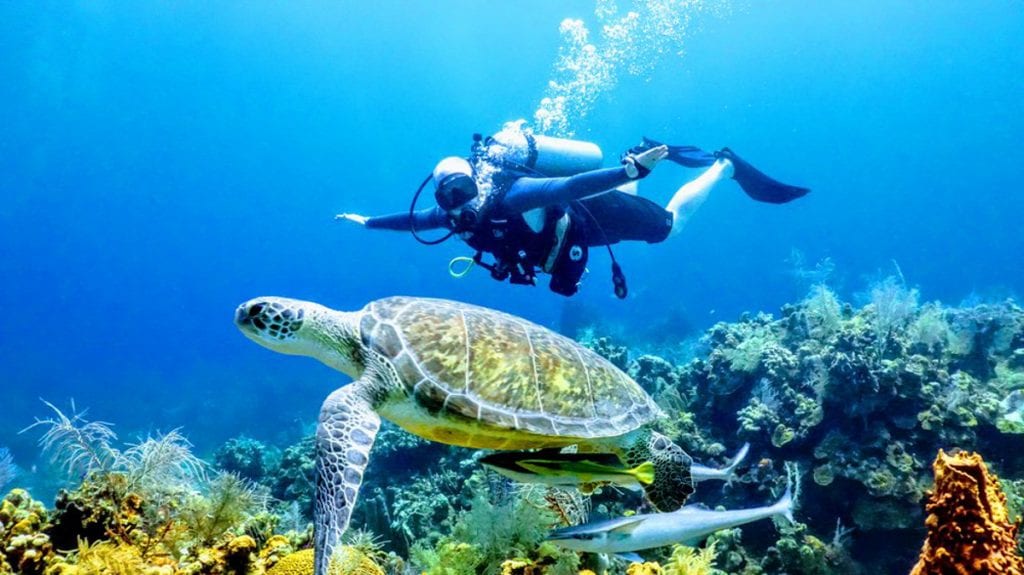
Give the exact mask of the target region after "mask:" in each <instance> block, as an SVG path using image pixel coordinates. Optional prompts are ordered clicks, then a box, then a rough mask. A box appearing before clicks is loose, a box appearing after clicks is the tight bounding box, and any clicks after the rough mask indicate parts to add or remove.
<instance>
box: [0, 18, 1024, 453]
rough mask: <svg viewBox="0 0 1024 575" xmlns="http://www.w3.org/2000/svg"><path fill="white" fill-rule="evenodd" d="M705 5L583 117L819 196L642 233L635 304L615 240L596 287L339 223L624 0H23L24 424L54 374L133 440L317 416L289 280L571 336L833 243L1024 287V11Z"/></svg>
mask: <svg viewBox="0 0 1024 575" xmlns="http://www.w3.org/2000/svg"><path fill="white" fill-rule="evenodd" d="M607 4H608V3H606V2H602V3H600V4H598V6H602V7H606V6H607ZM620 4H621V5H622V6H620V9H621V10H622V11H625V9H626V3H625V2H620ZM677 4H678V3H677ZM704 4H708V3H704ZM695 6H700V4H695ZM712 8H713V9H712ZM688 14H690V15H692V17H693V19H692V20H691V21H690V22H689V23H688V24H687V25H686V26H685V34H682V35H681V36H680V38H678V40H679V41H678V42H674V43H673V44H672V45H671V46H669V47H668V49H665V50H663V51H662V52H661V53H659V52H658V51H657V50H654V51H652V54H649V55H648V58H647V59H646V60H644V61H642V62H641V64H647V65H646V66H643V65H642V66H640V67H641V68H644V69H643V70H640V71H639V72H640V73H638V74H631V73H629V70H628V69H627V66H625V65H623V66H622V67H621V69H620V70H619V71H618V81H617V83H616V84H615V85H614V86H607V88H608V89H607V90H605V91H604V92H602V93H600V94H599V95H598V96H597V97H596V99H595V100H594V101H593V105H592V106H591V107H590V108H589V111H588V113H587V114H586V115H585V116H583V117H575V118H573V119H572V122H573V127H574V129H575V133H576V136H577V137H580V138H584V139H588V140H592V141H594V142H596V143H598V144H599V145H601V146H602V148H603V149H604V150H605V154H606V157H608V158H610V159H614V158H616V157H617V154H618V153H619V152H620V151H621V150H623V149H625V148H627V147H629V146H631V145H633V144H635V143H636V142H638V141H639V138H640V137H641V136H642V135H647V136H650V137H652V138H657V139H660V140H664V141H668V142H672V143H680V144H696V145H700V146H702V147H704V148H707V149H717V148H720V147H722V146H730V147H731V148H733V149H734V150H737V151H738V152H740V153H741V154H743V155H744V157H746V158H747V159H749V160H750V161H752V162H754V163H755V164H756V165H758V166H759V167H762V168H763V169H765V171H767V172H769V173H770V174H772V175H773V176H776V177H778V178H779V179H782V180H784V181H791V182H793V183H798V184H801V185H806V186H809V187H811V188H813V190H814V191H813V193H812V194H811V195H810V196H808V197H807V198H804V199H802V200H800V201H798V202H795V203H792V204H789V205H785V206H772V205H765V204H757V203H754V202H752V201H750V200H749V199H748V198H746V197H745V196H744V195H743V194H742V193H741V192H740V191H739V189H738V188H737V187H736V186H735V185H734V184H731V183H727V184H724V185H722V186H721V187H720V188H718V189H716V190H715V192H714V193H712V195H711V198H710V200H709V201H708V202H707V204H706V205H705V206H704V207H703V208H701V210H700V212H699V213H698V214H697V216H696V217H695V219H694V221H693V222H692V223H691V224H690V225H689V226H688V227H687V228H686V229H685V230H684V232H683V234H682V236H680V237H678V238H674V239H673V240H672V241H670V242H666V243H664V244H659V245H623V246H618V247H617V248H616V255H617V257H618V259H619V260H620V261H621V262H622V264H623V267H624V268H625V270H626V273H627V275H628V277H629V281H630V285H631V289H632V293H633V296H632V297H631V298H630V299H629V300H628V301H626V302H619V301H618V300H616V299H614V298H613V297H612V296H611V293H610V288H611V286H610V281H609V279H608V260H607V256H606V255H605V254H603V253H601V252H600V251H597V250H595V255H594V259H593V261H592V263H591V273H590V275H589V277H588V279H587V281H586V284H585V286H584V289H583V292H582V293H581V294H580V295H579V296H577V297H576V298H574V300H573V301H572V302H567V300H565V299H563V298H561V297H560V296H557V295H554V294H552V293H550V292H549V291H547V289H546V288H545V287H543V286H541V287H538V288H524V287H517V286H509V285H507V284H498V283H496V282H493V281H492V280H490V279H489V278H488V277H486V274H485V273H483V272H480V273H474V274H471V275H470V276H469V277H467V278H465V279H462V280H455V279H452V278H451V277H449V275H448V272H447V263H448V261H449V260H450V259H451V258H452V257H454V256H458V255H469V253H470V250H469V249H468V248H467V247H466V246H464V245H462V244H459V243H457V242H455V241H452V242H449V243H447V244H444V245H442V246H439V247H433V248H428V247H424V246H421V245H419V244H417V243H416V242H415V241H413V240H412V239H411V238H410V237H409V236H408V235H406V234H400V233H387V232H374V231H369V230H364V229H360V228H358V227H355V226H352V225H346V224H344V223H339V222H335V221H334V220H333V215H334V214H335V213H337V212H341V211H353V212H360V213H367V214H378V213H388V212H395V211H402V210H406V209H408V205H409V200H410V199H411V196H412V193H413V192H414V191H415V188H416V186H417V185H418V184H419V182H420V181H421V180H422V179H423V177H424V176H425V175H426V174H427V173H428V172H429V171H430V169H431V168H432V166H433V165H434V163H435V162H436V161H437V160H438V159H439V158H441V157H443V156H446V155H451V154H463V153H465V152H466V151H467V150H468V146H469V144H470V143H471V140H470V135H471V134H472V133H474V132H482V133H485V134H486V133H490V132H494V131H496V130H498V129H499V128H500V127H501V125H502V124H503V123H504V122H506V121H508V120H514V119H517V118H527V119H529V118H531V117H532V115H533V113H534V111H535V110H536V109H537V108H538V105H539V102H540V100H541V98H542V97H544V96H545V95H546V93H547V90H548V84H549V82H550V81H552V80H556V79H557V76H558V75H557V73H556V71H555V69H554V63H555V62H556V60H557V58H558V56H559V53H560V50H565V48H566V43H565V40H564V39H563V37H562V36H560V34H559V26H560V24H561V23H562V21H563V20H564V19H566V18H576V19H581V20H583V21H584V22H585V23H586V24H587V26H588V27H590V29H591V31H592V34H594V37H595V38H596V36H597V31H599V30H600V26H601V21H600V20H599V19H598V17H597V16H596V15H595V3H594V2H591V1H582V0H576V1H572V2H560V3H543V2H527V3H502V2H490V1H489V2H477V1H468V0H465V1H463V0H452V1H447V2H443V3H436V4H428V3H407V2H367V3H355V2H344V3H337V2H323V3H313V2H309V3H300V4H281V3H219V4H208V3H200V2H195V3H187V2H183V3H129V2H125V3H119V2H77V3H53V4H39V3H6V4H3V5H2V6H0V77H2V78H3V79H4V81H3V82H0V101H2V103H3V105H2V106H0V190H2V193H3V202H2V203H0V234H2V241H0V277H2V278H3V281H2V283H0V296H2V300H3V301H4V302H5V310H4V321H3V322H2V323H0V387H2V390H3V391H2V394H3V401H2V402H0V405H2V406H3V413H2V415H0V446H9V447H10V448H11V450H12V452H13V454H14V457H15V460H16V461H18V462H19V463H20V464H21V465H22V466H23V467H26V468H27V467H29V466H30V465H31V464H32V462H33V461H34V460H35V457H36V448H35V446H34V442H35V439H36V438H35V436H32V435H28V434H26V435H18V430H20V429H22V428H23V427H25V426H26V425H28V424H30V423H31V422H32V420H33V416H34V415H37V414H39V415H42V414H43V413H44V411H45V406H43V405H42V404H41V403H39V401H38V398H39V397H42V398H45V399H47V400H50V401H53V402H55V403H58V404H59V405H62V406H64V405H67V401H68V399H69V398H71V397H73V398H75V400H76V401H77V404H78V406H79V407H82V406H88V407H90V409H91V411H90V415H91V416H92V417H95V418H98V419H102V420H107V421H114V422H116V423H117V424H118V427H117V429H118V430H119V431H121V432H123V433H125V434H128V435H129V438H130V437H131V436H133V435H134V434H137V433H143V434H144V433H146V432H148V431H154V430H165V431H166V430H168V429H172V428H176V427H182V428H183V432H184V433H185V434H186V435H187V436H188V437H189V438H190V439H191V440H192V441H193V442H195V443H196V445H197V448H198V449H199V450H200V451H201V452H206V451H208V450H210V449H212V448H213V447H215V446H217V445H219V444H220V443H221V442H222V441H223V440H225V439H226V438H228V437H232V436H235V435H238V434H240V433H245V434H248V435H251V436H256V437H259V438H263V439H268V440H280V439H282V438H294V437H296V436H297V435H298V434H299V433H301V431H302V429H303V427H304V426H308V425H309V423H310V422H311V421H312V420H313V418H314V417H315V413H316V411H317V408H318V406H319V404H320V402H321V401H322V399H323V397H324V396H325V395H326V394H327V393H328V392H329V391H330V390H332V389H334V388H335V387H337V386H338V385H340V384H342V383H344V382H345V379H344V378H343V376H341V375H339V374H337V373H336V372H333V371H331V370H329V369H327V368H325V367H323V366H321V365H319V364H316V363H315V362H313V361H309V360H302V359H293V358H285V357H282V356H279V355H276V354H273V353H270V352H267V351H266V350H264V349H261V348H259V347H257V346H255V345H253V344H252V343H251V342H249V341H247V340H246V339H245V338H243V337H241V335H240V334H239V333H238V331H237V329H236V328H235V327H234V325H233V324H232V313H233V311H234V308H235V306H236V305H237V304H238V303H240V302H242V301H244V300H246V299H248V298H250V297H254V296H258V295H269V294H274V295H284V296H290V297H298V298H303V299H311V300H315V301H318V302H321V303H324V304H326V305H329V306H331V307H335V308H338V309H357V308H359V307H361V306H362V305H363V304H365V303H366V302H367V301H369V300H372V299H375V298H379V297H384V296H388V295H394V294H411V295H420V296H435V297H448V298H454V299H460V300H465V301H470V302H473V303H479V304H483V305H489V306H493V307H500V308H501V309H504V310H506V311H509V312H512V313H516V314H520V315H523V316H525V317H527V318H529V319H531V320H534V321H536V322H539V323H542V324H545V325H549V326H551V327H555V328H558V327H559V325H560V321H561V320H562V318H563V317H565V316H566V315H573V314H576V315H579V314H590V315H589V316H588V317H600V318H605V319H607V320H608V321H614V322H621V323H623V324H625V325H629V326H633V328H635V329H639V328H643V327H645V326H649V325H651V324H652V322H654V321H655V320H656V319H659V318H663V317H666V315H669V314H667V313H666V312H667V311H668V312H671V315H670V317H672V318H678V321H677V322H668V323H664V324H663V325H664V327H659V328H658V329H659V330H661V331H664V332H665V333H664V334H663V335H664V336H665V337H666V338H668V339H672V338H676V339H679V340H682V339H684V338H688V337H692V336H694V335H695V334H696V333H697V332H699V331H700V330H701V329H703V328H705V327H707V326H708V325H710V324H711V323H713V322H715V321H728V320H733V319H735V318H737V317H738V316H739V314H740V313H741V312H743V311H747V310H764V311H775V310H777V309H778V307H779V306H780V305H782V304H783V303H786V302H790V301H795V300H798V299H800V298H802V297H803V295H804V294H805V293H806V289H807V282H806V281H805V280H804V279H802V278H801V277H800V275H799V274H798V273H795V272H796V271H797V269H798V268H803V269H809V268H813V267H814V266H815V265H816V264H818V263H820V262H828V263H830V264H831V265H833V266H834V268H835V272H834V277H833V282H834V285H836V286H837V287H838V289H840V291H842V292H844V293H846V294H852V293H855V292H856V291H857V290H860V289H863V288H864V287H865V285H866V284H867V282H868V281H870V280H869V279H868V278H871V277H875V276H877V275H879V274H882V275H886V274H891V273H895V270H896V269H898V270H899V273H901V274H902V275H903V277H904V278H905V279H906V281H907V282H908V283H909V284H911V285H914V286H917V287H919V288H920V290H921V292H922V295H923V297H924V298H925V299H941V300H943V301H946V302H950V303H955V302H958V301H960V300H962V299H964V298H968V297H981V298H1001V297H1005V296H1006V295H1011V294H1019V293H1020V292H1021V291H1022V289H1024V268H1022V266H1021V264H1020V261H1021V260H1020V254H1021V253H1022V252H1024V239H1022V235H1021V226H1020V221H1021V220H1020V218H1021V214H1022V213H1024V195H1022V194H1021V193H1020V184H1019V182H1020V181H1022V179H1024V158H1022V151H1021V147H1020V142H1021V141H1022V135H1024V109H1022V108H1024V103H1022V99H1021V88H1022V85H1021V78H1024V52H1021V51H1020V50H1019V49H1017V48H1018V47H1017V39H1019V38H1020V37H1021V36H1022V35H1024V16H1022V14H1021V11H1020V6H1019V4H1018V3H1015V2H989V3H981V4H979V3H963V2H899V3H893V2H883V1H871V2H858V3H850V2H815V3H807V2H791V1H779V2H766V3H761V2H756V3H731V4H729V3H724V2H721V3H717V4H714V5H713V6H711V5H708V6H706V7H705V9H702V10H698V9H697V8H691V11H690V12H688ZM655 40H657V38H648V37H639V38H633V41H634V47H635V49H636V50H641V49H642V47H643V46H644V44H645V43H649V42H654V41H655ZM680 51H682V52H683V54H682V55H680V54H679V52H680ZM695 175H696V172H694V171H688V170H684V169H682V168H679V167H677V166H673V165H666V166H663V167H659V168H658V170H656V171H655V173H654V174H653V175H652V176H651V178H649V179H648V180H647V181H645V182H644V183H643V185H642V186H641V193H642V194H643V195H645V196H647V197H650V198H652V199H654V200H656V201H658V202H659V203H664V202H665V201H667V199H668V198H669V197H670V196H671V194H672V192H673V191H674V190H675V188H676V187H678V185H680V184H681V183H682V182H683V181H685V180H686V179H688V178H692V177H694V176H695ZM797 260H800V261H802V262H803V263H802V264H799V265H797V264H798V261H797ZM581 308H585V310H586V311H580V309H581Z"/></svg>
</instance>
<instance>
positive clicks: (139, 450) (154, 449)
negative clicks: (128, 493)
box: [114, 429, 206, 494]
mask: <svg viewBox="0 0 1024 575" xmlns="http://www.w3.org/2000/svg"><path fill="white" fill-rule="evenodd" d="M205 466H206V464H205V463H203V461H202V460H200V459H199V458H198V457H196V456H195V455H194V454H193V453H192V444H191V443H190V442H189V441H188V440H187V439H185V436H183V435H182V434H181V433H179V432H178V430H177V429H173V430H171V431H169V432H168V433H166V434H164V435H158V436H157V437H148V438H146V440H145V441H142V442H140V443H136V444H135V445H132V446H130V447H129V448H128V449H126V450H125V451H124V453H122V454H120V456H119V457H118V458H117V462H116V463H115V465H114V467H115V468H116V469H117V470H119V471H123V472H124V474H125V475H126V476H128V479H129V483H130V485H131V486H132V488H134V489H138V490H141V491H144V492H146V493H150V494H155V493H173V492H180V491H182V490H185V489H188V488H189V487H190V486H192V485H194V484H195V483H196V482H198V481H202V480H204V479H205V477H206V475H205Z"/></svg>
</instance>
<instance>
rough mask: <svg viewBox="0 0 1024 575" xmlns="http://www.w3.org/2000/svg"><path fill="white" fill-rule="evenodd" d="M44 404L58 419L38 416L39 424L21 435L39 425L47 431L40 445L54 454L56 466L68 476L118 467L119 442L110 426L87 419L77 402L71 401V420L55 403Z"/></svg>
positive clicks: (44, 401)
mask: <svg viewBox="0 0 1024 575" xmlns="http://www.w3.org/2000/svg"><path fill="white" fill-rule="evenodd" d="M41 401H42V402H43V403H45V404H46V405H47V406H48V407H49V408H50V409H52V410H53V413H54V416H53V417H50V418H48V419H39V418H38V417H37V418H36V422H35V423H33V424H32V425H30V426H28V427H26V428H25V429H23V430H21V433H24V432H26V431H28V430H30V429H33V428H35V427H39V426H42V427H44V428H46V432H45V433H43V436H42V437H40V438H39V445H41V446H42V448H43V452H44V453H48V454H49V455H50V460H51V461H52V462H53V463H55V464H58V465H60V467H61V468H63V469H64V470H65V471H66V472H67V473H68V475H75V474H76V473H77V474H81V475H87V474H89V473H91V472H93V471H106V470H109V469H110V468H111V467H112V466H113V465H114V463H115V462H116V461H117V460H118V458H119V456H120V452H119V451H118V450H117V449H115V448H114V447H113V446H111V444H110V442H111V441H113V440H114V439H117V434H116V433H114V431H113V430H112V429H110V426H111V424H110V423H106V422H103V421H88V420H86V419H85V417H84V416H85V411H82V412H80V413H79V412H78V411H77V410H76V409H75V402H74V400H72V402H71V416H70V417H68V416H67V415H65V414H64V412H62V411H61V410H60V409H58V408H57V406H55V405H53V404H52V403H50V402H48V401H46V400H41Z"/></svg>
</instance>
